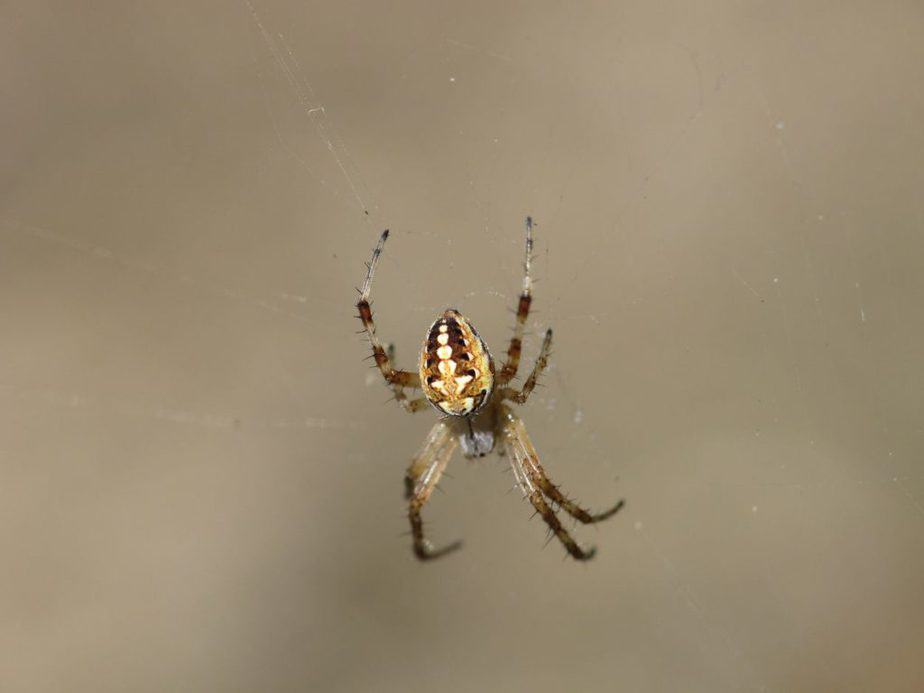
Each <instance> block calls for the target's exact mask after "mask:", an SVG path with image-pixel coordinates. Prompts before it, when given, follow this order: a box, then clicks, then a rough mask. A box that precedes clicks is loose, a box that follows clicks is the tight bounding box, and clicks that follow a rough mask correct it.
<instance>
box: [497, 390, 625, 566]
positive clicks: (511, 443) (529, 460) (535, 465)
mask: <svg viewBox="0 0 924 693" xmlns="http://www.w3.org/2000/svg"><path fill="white" fill-rule="evenodd" d="M502 420H503V433H504V438H505V440H506V443H507V450H508V451H509V452H510V463H511V466H512V467H513V473H514V476H515V477H516V480H517V483H518V484H519V486H520V488H521V489H522V490H523V493H524V495H525V496H526V497H527V498H528V499H529V502H530V503H532V505H533V507H534V508H535V509H536V512H538V513H539V514H540V515H542V519H543V520H545V522H546V524H547V525H548V526H549V529H551V531H552V532H553V533H554V534H555V536H556V537H558V540H559V541H560V542H561V543H562V544H563V545H564V547H565V549H566V550H567V551H568V553H569V554H571V556H573V557H574V558H575V559H577V560H579V561H586V560H589V559H591V558H593V556H594V553H595V552H596V549H595V548H590V549H587V550H585V549H582V548H581V547H580V546H579V545H578V543H577V542H576V541H575V540H574V539H573V538H572V536H571V535H570V534H569V533H568V531H567V530H566V529H565V528H564V527H563V526H562V524H561V521H560V520H559V519H558V516H557V515H556V514H555V511H554V510H553V509H552V507H551V506H550V505H549V504H548V503H547V502H546V500H545V498H544V497H543V496H546V497H547V498H548V499H549V500H551V501H552V502H553V503H557V504H558V505H559V506H560V507H561V508H563V509H564V510H565V512H567V513H568V514H569V515H571V516H572V517H574V518H575V519H577V520H579V521H580V522H583V523H584V524H592V523H595V522H600V521H602V520H605V519H607V518H609V517H612V516H613V515H615V514H616V513H617V512H618V511H619V510H620V509H621V508H622V507H623V506H624V505H625V503H624V501H619V502H618V503H617V504H616V505H615V506H613V507H612V508H610V509H609V510H607V511H605V512H602V513H599V514H596V515H595V514H592V513H590V512H589V511H587V510H585V509H584V508H582V507H580V506H579V505H577V504H576V503H574V502H573V501H571V500H570V499H569V498H567V497H566V496H565V495H564V494H563V493H561V491H559V489H558V487H557V486H555V484H553V483H552V480H551V479H550V478H549V476H548V474H546V472H545V469H543V467H542V465H541V464H540V462H539V455H538V454H537V453H536V448H535V447H534V446H533V444H532V442H531V441H530V439H529V436H528V435H527V433H526V426H525V425H524V424H523V422H522V421H521V420H520V419H519V418H518V417H517V416H515V415H514V414H513V412H512V411H510V410H509V409H508V408H506V407H504V411H503V412H502Z"/></svg>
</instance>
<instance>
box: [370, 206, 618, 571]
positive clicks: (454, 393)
mask: <svg viewBox="0 0 924 693" xmlns="http://www.w3.org/2000/svg"><path fill="white" fill-rule="evenodd" d="M532 228H533V224H532V219H530V218H529V217H527V218H526V265H525V269H526V272H525V274H524V276H523V290H522V292H521V293H520V300H519V303H518V306H517V320H516V325H515V326H514V331H513V337H511V339H510V345H509V346H508V347H507V358H506V360H505V361H504V365H503V367H502V368H501V370H500V372H499V373H496V374H495V371H494V361H493V360H492V359H491V354H490V353H489V352H488V347H487V345H486V344H485V343H484V340H482V339H481V337H479V336H478V333H477V332H476V331H475V328H474V327H472V324H471V323H470V322H469V321H468V320H467V319H466V318H465V317H464V316H463V315H462V314H461V313H460V312H459V311H457V310H453V309H449V310H447V311H445V312H444V313H443V314H442V315H441V316H440V317H438V318H437V319H436V322H434V323H433V324H432V325H431V326H430V329H429V330H428V331H427V336H426V339H425V340H424V345H423V349H422V350H421V354H420V367H419V370H418V372H417V373H413V372H411V371H401V370H397V369H395V368H394V367H393V366H392V365H391V359H390V358H389V354H388V352H387V351H386V350H385V348H384V347H383V346H382V343H381V342H380V341H379V338H378V336H377V335H376V333H375V322H374V321H373V319H372V309H371V308H370V307H369V297H370V295H371V293H372V276H373V274H374V273H375V265H376V263H377V262H378V259H379V256H380V255H381V254H382V248H383V247H384V245H385V240H386V239H387V238H388V231H384V232H383V233H382V236H381V238H379V242H378V245H376V247H375V250H374V251H373V253H372V261H371V262H370V263H369V265H368V271H367V273H366V280H365V282H363V287H362V289H361V290H360V294H361V295H360V299H359V302H358V303H357V304H356V308H357V309H358V311H359V318H360V319H361V320H362V321H363V327H364V328H365V330H366V334H367V335H368V337H369V342H370V344H371V345H372V355H373V357H374V358H375V363H376V365H377V366H378V368H379V370H380V371H381V372H382V375H383V377H384V378H385V381H386V382H387V383H388V384H389V386H391V388H392V391H393V392H394V395H395V399H396V400H397V401H398V403H399V404H401V406H402V407H404V408H405V409H406V410H407V411H409V412H416V411H420V410H422V409H425V408H426V407H427V403H428V402H429V403H430V404H432V405H433V406H434V407H435V408H436V409H437V411H439V412H441V413H443V414H445V415H446V416H445V417H444V418H443V419H441V420H440V421H439V422H437V424H436V425H435V426H434V427H433V429H432V430H431V431H430V434H429V435H428V436H427V439H426V441H425V442H424V445H423V447H422V448H421V449H420V452H419V453H418V454H417V456H416V457H415V458H414V459H413V460H412V461H411V464H410V466H409V467H408V470H407V474H406V475H405V478H404V481H405V490H406V494H407V498H408V500H409V507H408V518H409V519H410V521H411V533H412V534H413V536H414V553H415V554H416V555H417V557H418V558H420V559H422V560H424V559H430V558H436V557H438V556H442V555H444V554H446V553H449V552H450V551H453V550H455V549H457V548H459V546H460V542H456V543H454V544H450V545H449V546H445V547H443V548H442V549H438V550H434V549H433V548H431V546H430V543H429V542H428V541H427V540H426V539H425V538H424V532H423V520H422V519H421V516H420V511H421V509H422V508H423V506H424V504H425V503H426V502H427V499H429V498H430V494H431V493H432V492H433V489H434V488H435V487H436V484H437V482H438V481H439V480H440V476H441V475H442V474H443V470H444V469H445V468H446V464H447V463H448V462H449V458H450V457H452V453H453V452H454V451H455V449H456V448H457V447H459V446H460V445H461V447H462V453H463V454H464V455H465V456H466V457H483V456H484V455H486V454H488V453H489V452H491V451H492V450H493V449H494V447H495V443H497V445H498V446H500V447H501V449H502V451H505V452H507V453H508V454H509V456H510V463H511V466H512V467H513V473H514V477H515V478H516V480H517V484H518V485H519V487H520V489H521V490H522V491H523V495H524V497H526V498H527V499H528V500H529V502H530V503H531V504H532V506H533V507H534V508H535V509H536V512H538V513H539V514H540V515H542V518H543V519H544V520H545V522H546V524H547V525H548V526H549V530H550V532H551V533H552V534H554V535H555V536H556V537H558V539H559V540H560V541H561V542H562V544H563V545H564V547H565V548H566V549H567V551H568V553H569V554H571V555H572V556H573V557H574V558H576V559H578V560H587V559H588V558H591V557H592V556H593V555H594V549H588V550H584V549H582V548H581V547H580V546H578V544H577V542H576V541H574V539H573V538H572V537H571V535H570V534H569V533H568V531H567V530H566V529H565V528H564V527H563V526H562V524H561V521H560V520H559V519H558V515H557V514H556V507H557V508H558V509H560V510H564V511H565V512H566V513H568V514H569V515H571V516H572V517H573V518H575V519H576V520H578V521H579V522H582V523H584V524H590V523H594V522H599V521H600V520H605V519H606V518H608V517H610V516H612V515H614V514H615V513H616V512H617V511H618V510H619V509H620V508H621V507H622V506H623V502H622V501H619V503H617V504H616V505H615V506H613V507H612V508H610V509H609V510H607V511H606V512H602V513H599V514H596V515H594V514H591V513H589V512H588V511H586V510H584V509H583V508H581V507H580V506H579V505H577V504H576V503H574V502H573V501H572V500H570V499H569V498H568V497H567V496H565V495H564V494H563V493H562V492H561V491H560V490H559V488H558V486H556V485H555V484H553V483H552V481H551V480H550V479H549V477H548V475H547V474H546V473H545V470H544V469H543V468H542V465H541V464H540V463H539V455H538V454H537V453H536V449H535V448H534V447H533V444H532V442H531V441H530V439H529V436H528V435H527V434H526V426H525V425H524V424H523V422H522V421H521V420H520V419H519V417H517V416H516V415H515V414H514V413H513V410H512V409H511V408H510V407H509V406H508V405H507V404H506V402H505V400H509V401H511V402H515V403H517V404H523V403H524V402H526V400H527V398H528V397H529V395H530V393H531V392H532V391H533V389H534V388H535V387H536V381H537V380H538V378H539V375H540V373H542V371H543V369H545V367H546V365H547V363H548V356H549V350H550V348H551V346H552V330H548V331H546V333H545V339H543V340H542V347H541V348H540V351H539V356H538V357H537V358H536V364H535V366H533V370H532V372H531V373H530V374H529V377H527V378H526V381H525V382H524V383H523V387H521V388H520V389H519V390H518V389H516V388H514V387H511V386H510V382H511V381H512V380H513V379H514V378H515V377H516V375H517V370H518V369H519V366H520V353H521V350H522V344H523V331H524V329H525V327H526V319H527V317H528V316H529V308H530V304H531V302H532V294H531V288H532V283H531V279H530V274H529V271H530V264H531V259H532V248H533V238H532ZM406 388H421V389H422V390H423V393H424V395H425V396H424V397H420V398H417V399H408V397H407V395H406V394H405V392H404V391H405V389H406Z"/></svg>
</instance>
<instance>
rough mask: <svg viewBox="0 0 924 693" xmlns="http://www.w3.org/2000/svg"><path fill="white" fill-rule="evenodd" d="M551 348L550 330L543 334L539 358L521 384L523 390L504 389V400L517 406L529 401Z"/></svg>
mask: <svg viewBox="0 0 924 693" xmlns="http://www.w3.org/2000/svg"><path fill="white" fill-rule="evenodd" d="M551 348H552V330H551V328H550V329H548V330H546V332H545V339H543V340H542V348H541V349H540V350H539V356H537V357H536V363H535V364H534V365H533V370H532V371H531V372H530V374H529V377H528V378H527V379H526V382H525V383H523V389H521V390H519V391H518V390H516V389H515V388H512V387H506V388H504V389H503V391H502V392H503V397H504V399H509V400H511V401H513V402H516V403H517V404H523V403H524V402H526V400H527V399H529V395H530V393H532V391H533V389H534V388H535V387H536V382H537V381H538V380H539V376H540V375H542V371H544V370H545V368H546V366H548V365H549V350H550V349H551Z"/></svg>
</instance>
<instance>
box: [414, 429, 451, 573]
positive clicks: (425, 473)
mask: <svg viewBox="0 0 924 693" xmlns="http://www.w3.org/2000/svg"><path fill="white" fill-rule="evenodd" d="M458 444H459V440H458V437H457V435H456V432H455V431H454V430H453V427H452V424H451V423H450V422H448V421H445V420H444V421H438V422H437V423H436V425H435V426H434V427H433V428H432V429H430V433H429V434H428V435H427V440H426V441H425V442H424V444H423V446H422V447H421V449H420V452H418V453H417V455H416V456H415V457H414V459H413V460H412V461H411V464H410V466H409V467H408V469H407V474H406V475H405V477H404V487H405V495H406V497H407V498H408V500H409V503H408V519H409V520H410V522H411V534H412V535H413V537H414V555H415V556H417V558H419V559H420V560H422V561H426V560H430V559H433V558H439V557H440V556H445V555H446V554H447V553H451V552H452V551H455V550H456V549H458V548H459V547H461V546H462V542H461V541H456V542H453V543H452V544H449V545H447V546H444V547H442V548H440V549H434V548H433V547H432V546H431V544H430V542H429V541H427V539H426V538H425V537H424V531H423V520H422V519H421V516H420V511H421V509H422V508H423V506H424V505H425V504H426V502H427V500H428V499H429V498H430V494H431V493H433V489H434V488H436V484H437V483H438V482H439V480H440V476H442V474H443V470H444V469H446V464H447V463H448V462H449V458H450V457H452V453H453V452H455V449H456V446H457V445H458Z"/></svg>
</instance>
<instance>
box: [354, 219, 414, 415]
mask: <svg viewBox="0 0 924 693" xmlns="http://www.w3.org/2000/svg"><path fill="white" fill-rule="evenodd" d="M387 238H388V229H385V230H384V231H383V232H382V235H381V237H380V238H379V242H378V243H376V246H375V250H373V251H372V260H371V261H370V262H369V264H368V265H366V279H365V280H364V281H363V286H362V289H361V290H360V297H359V301H358V302H357V303H356V310H357V311H359V316H358V317H359V319H360V320H362V322H363V329H364V330H365V332H366V335H367V336H368V337H369V344H370V345H371V346H372V357H373V358H374V359H375V365H376V366H378V368H379V370H380V371H381V372H382V377H384V378H385V382H386V383H388V385H389V386H390V387H391V389H392V392H394V395H395V400H397V402H398V404H400V405H401V406H402V407H403V408H404V410H405V411H407V412H410V413H414V412H416V411H421V410H423V409H425V408H426V407H427V400H426V399H422V398H418V399H414V400H411V399H408V397H407V395H406V394H405V393H404V388H406V387H410V388H419V387H420V378H419V376H418V375H417V373H413V372H411V371H402V370H398V369H396V368H394V367H393V366H392V365H391V359H390V358H389V356H388V352H387V351H386V350H385V348H384V347H383V346H382V343H381V342H380V341H379V338H378V335H377V334H376V331H375V321H374V320H373V319H372V308H371V307H370V306H369V298H370V296H371V294H372V276H373V275H374V274H375V266H376V265H377V264H378V261H379V256H380V255H381V254H382V249H383V248H384V247H385V240H386V239H387Z"/></svg>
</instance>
